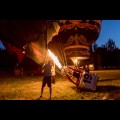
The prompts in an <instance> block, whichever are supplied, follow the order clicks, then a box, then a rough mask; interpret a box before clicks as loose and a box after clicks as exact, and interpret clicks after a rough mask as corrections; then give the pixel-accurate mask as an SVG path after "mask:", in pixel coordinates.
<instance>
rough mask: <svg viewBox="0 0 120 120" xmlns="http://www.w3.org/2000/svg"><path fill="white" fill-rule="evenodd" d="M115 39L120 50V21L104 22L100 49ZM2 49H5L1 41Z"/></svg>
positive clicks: (99, 41) (98, 41) (99, 42)
mask: <svg viewBox="0 0 120 120" xmlns="http://www.w3.org/2000/svg"><path fill="white" fill-rule="evenodd" d="M109 38H110V39H113V40H114V41H115V44H116V46H117V47H118V48H120V20H102V29H101V32H100V35H99V38H98V39H97V41H96V43H97V44H98V46H99V47H100V46H101V45H102V44H105V43H107V41H108V39H109ZM0 48H4V46H3V45H2V43H1V41H0Z"/></svg>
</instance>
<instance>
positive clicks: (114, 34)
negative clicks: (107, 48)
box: [96, 20, 120, 48]
mask: <svg viewBox="0 0 120 120" xmlns="http://www.w3.org/2000/svg"><path fill="white" fill-rule="evenodd" d="M109 38H110V39H112V40H114V41H115V45H116V46H117V47H118V48H120V20H102V29H101V32H100V35H99V38H98V39H97V41H96V43H97V44H98V46H101V45H102V44H105V43H107V41H108V39H109Z"/></svg>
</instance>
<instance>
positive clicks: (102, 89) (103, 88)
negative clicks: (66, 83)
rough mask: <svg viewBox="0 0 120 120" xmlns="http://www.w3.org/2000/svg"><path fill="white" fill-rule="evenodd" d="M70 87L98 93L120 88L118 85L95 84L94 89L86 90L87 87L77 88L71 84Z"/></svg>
mask: <svg viewBox="0 0 120 120" xmlns="http://www.w3.org/2000/svg"><path fill="white" fill-rule="evenodd" d="M71 88H72V89H74V90H75V91H76V92H99V93H106V92H112V91H114V90H118V89H120V87H117V86H112V85H104V86H101V85H99V86H97V88H96V91H92V90H87V89H81V88H77V87H76V86H72V87H71Z"/></svg>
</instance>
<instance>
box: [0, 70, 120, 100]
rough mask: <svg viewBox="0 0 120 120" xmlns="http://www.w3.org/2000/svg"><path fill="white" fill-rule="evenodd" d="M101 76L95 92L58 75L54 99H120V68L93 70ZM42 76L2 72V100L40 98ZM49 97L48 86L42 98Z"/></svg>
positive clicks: (0, 76) (0, 80)
mask: <svg viewBox="0 0 120 120" xmlns="http://www.w3.org/2000/svg"><path fill="white" fill-rule="evenodd" d="M92 72H93V73H96V74H97V75H98V76H99V81H98V84H97V89H96V91H95V92H92V91H88V90H82V89H77V87H76V86H75V85H74V84H73V83H71V82H70V81H69V80H67V79H66V78H64V77H62V76H60V75H57V76H56V83H55V84H52V90H53V91H52V100H111V99H120V95H119V94H120V70H102V71H92ZM42 78H43V77H42V76H27V75H23V76H11V75H6V74H4V73H1V74H0V100H38V98H39V96H40V90H41V84H42V82H41V81H42ZM48 98H49V89H48V87H47V86H46V87H45V89H44V93H43V98H42V99H41V100H47V99H48Z"/></svg>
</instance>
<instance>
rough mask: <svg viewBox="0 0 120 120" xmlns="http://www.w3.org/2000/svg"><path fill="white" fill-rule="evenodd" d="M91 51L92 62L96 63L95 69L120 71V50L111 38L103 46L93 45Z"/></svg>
mask: <svg viewBox="0 0 120 120" xmlns="http://www.w3.org/2000/svg"><path fill="white" fill-rule="evenodd" d="M90 51H91V55H90V62H91V63H94V65H95V69H120V49H119V48H118V47H117V46H116V44H115V41H114V40H113V39H110V38H109V39H108V41H107V43H105V44H102V45H101V46H98V44H96V43H94V44H92V46H91V48H90Z"/></svg>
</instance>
